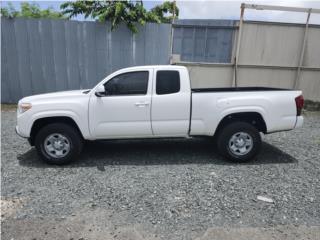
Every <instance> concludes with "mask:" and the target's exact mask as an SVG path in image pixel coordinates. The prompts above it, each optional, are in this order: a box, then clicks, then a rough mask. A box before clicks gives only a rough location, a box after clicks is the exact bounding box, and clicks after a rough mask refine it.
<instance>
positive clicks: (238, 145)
mask: <svg viewBox="0 0 320 240" xmlns="http://www.w3.org/2000/svg"><path fill="white" fill-rule="evenodd" d="M252 147H253V140H252V137H251V136H250V135H249V134H248V133H245V132H237V133H235V134H233V135H232V137H231V138H230V140H229V150H230V152H231V153H232V154H234V155H236V156H243V155H246V154H248V153H249V152H250V151H251V149H252Z"/></svg>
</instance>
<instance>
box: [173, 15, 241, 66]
mask: <svg viewBox="0 0 320 240" xmlns="http://www.w3.org/2000/svg"><path fill="white" fill-rule="evenodd" d="M235 23H236V22H235V21H232V20H177V21H176V22H175V23H174V34H173V54H179V55H180V59H181V61H186V62H211V63H230V62H231V56H232V46H233V34H234V29H235Z"/></svg>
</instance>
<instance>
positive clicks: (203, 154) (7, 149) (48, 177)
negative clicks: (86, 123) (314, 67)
mask: <svg viewBox="0 0 320 240" xmlns="http://www.w3.org/2000/svg"><path fill="white" fill-rule="evenodd" d="M1 120H2V128H1V140H2V145H1V157H2V166H1V173H2V176H1V180H2V181H1V186H2V193H1V195H2V199H1V203H2V213H1V214H2V239H68V240H71V239H74V240H78V239H81V240H83V239H174V240H175V239H187V240H189V239H220V240H222V239H231V238H232V236H235V238H237V239H248V238H250V239H290V240H291V239H319V236H320V179H319V176H320V161H319V160H320V113H308V114H306V118H305V124H304V127H303V128H301V129H296V130H293V131H289V132H282V133H275V134H271V135H267V136H264V137H263V139H264V144H263V146H262V152H261V154H260V155H259V156H258V159H257V160H256V161H254V162H250V163H247V164H234V163H230V162H227V161H225V160H223V159H222V158H221V157H220V156H218V155H217V154H216V153H215V152H214V149H213V148H212V144H211V142H210V141H209V140H207V139H190V140H149V141H142V140H141V141H106V142H95V143H88V144H87V145H86V146H85V149H84V152H83V154H82V156H81V157H80V159H79V160H78V161H77V162H75V163H73V164H70V165H68V166H50V165H46V164H44V163H42V162H41V161H40V160H39V158H38V157H37V155H36V152H35V150H34V149H33V148H31V147H30V146H29V145H28V143H27V141H26V140H24V139H22V138H19V137H18V136H17V135H16V134H15V132H14V126H15V121H16V119H15V112H14V111H13V110H10V109H6V110H5V111H2V116H1ZM257 196H264V197H268V198H271V199H272V200H273V203H267V202H263V201H260V200H257ZM228 234H229V235H228ZM232 234H233V235H232ZM263 234H265V235H263ZM255 236H256V237H257V238H255ZM242 237H243V238H242ZM264 237H265V238H264Z"/></svg>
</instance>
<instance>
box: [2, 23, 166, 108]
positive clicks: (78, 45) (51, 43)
mask: <svg viewBox="0 0 320 240" xmlns="http://www.w3.org/2000/svg"><path fill="white" fill-rule="evenodd" d="M170 31H171V25H169V24H153V23H148V24H146V25H145V26H144V27H140V29H139V34H136V35H134V34H132V33H131V32H130V31H129V30H128V29H127V28H126V27H125V26H121V27H120V28H119V29H117V30H116V31H113V32H111V31H110V24H108V23H96V22H79V21H68V20H48V19H42V20H36V19H21V18H16V19H10V20H9V19H6V18H2V19H1V66H2V68H1V84H2V86H1V102H3V103H14V102H17V100H18V99H20V98H22V97H24V96H28V95H32V94H38V93H45V92H53V91H59V90H67V89H80V88H83V89H84V88H90V87H93V86H94V85H95V84H97V83H98V82H99V81H100V80H102V79H103V78H104V77H105V76H107V75H108V74H109V73H111V72H113V71H115V70H117V69H120V68H123V67H128V66H135V65H150V64H167V63H168V62H169V53H170Z"/></svg>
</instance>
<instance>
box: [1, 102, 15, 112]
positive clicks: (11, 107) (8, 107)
mask: <svg viewBox="0 0 320 240" xmlns="http://www.w3.org/2000/svg"><path fill="white" fill-rule="evenodd" d="M15 110H17V104H7V103H2V104H1V111H15Z"/></svg>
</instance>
